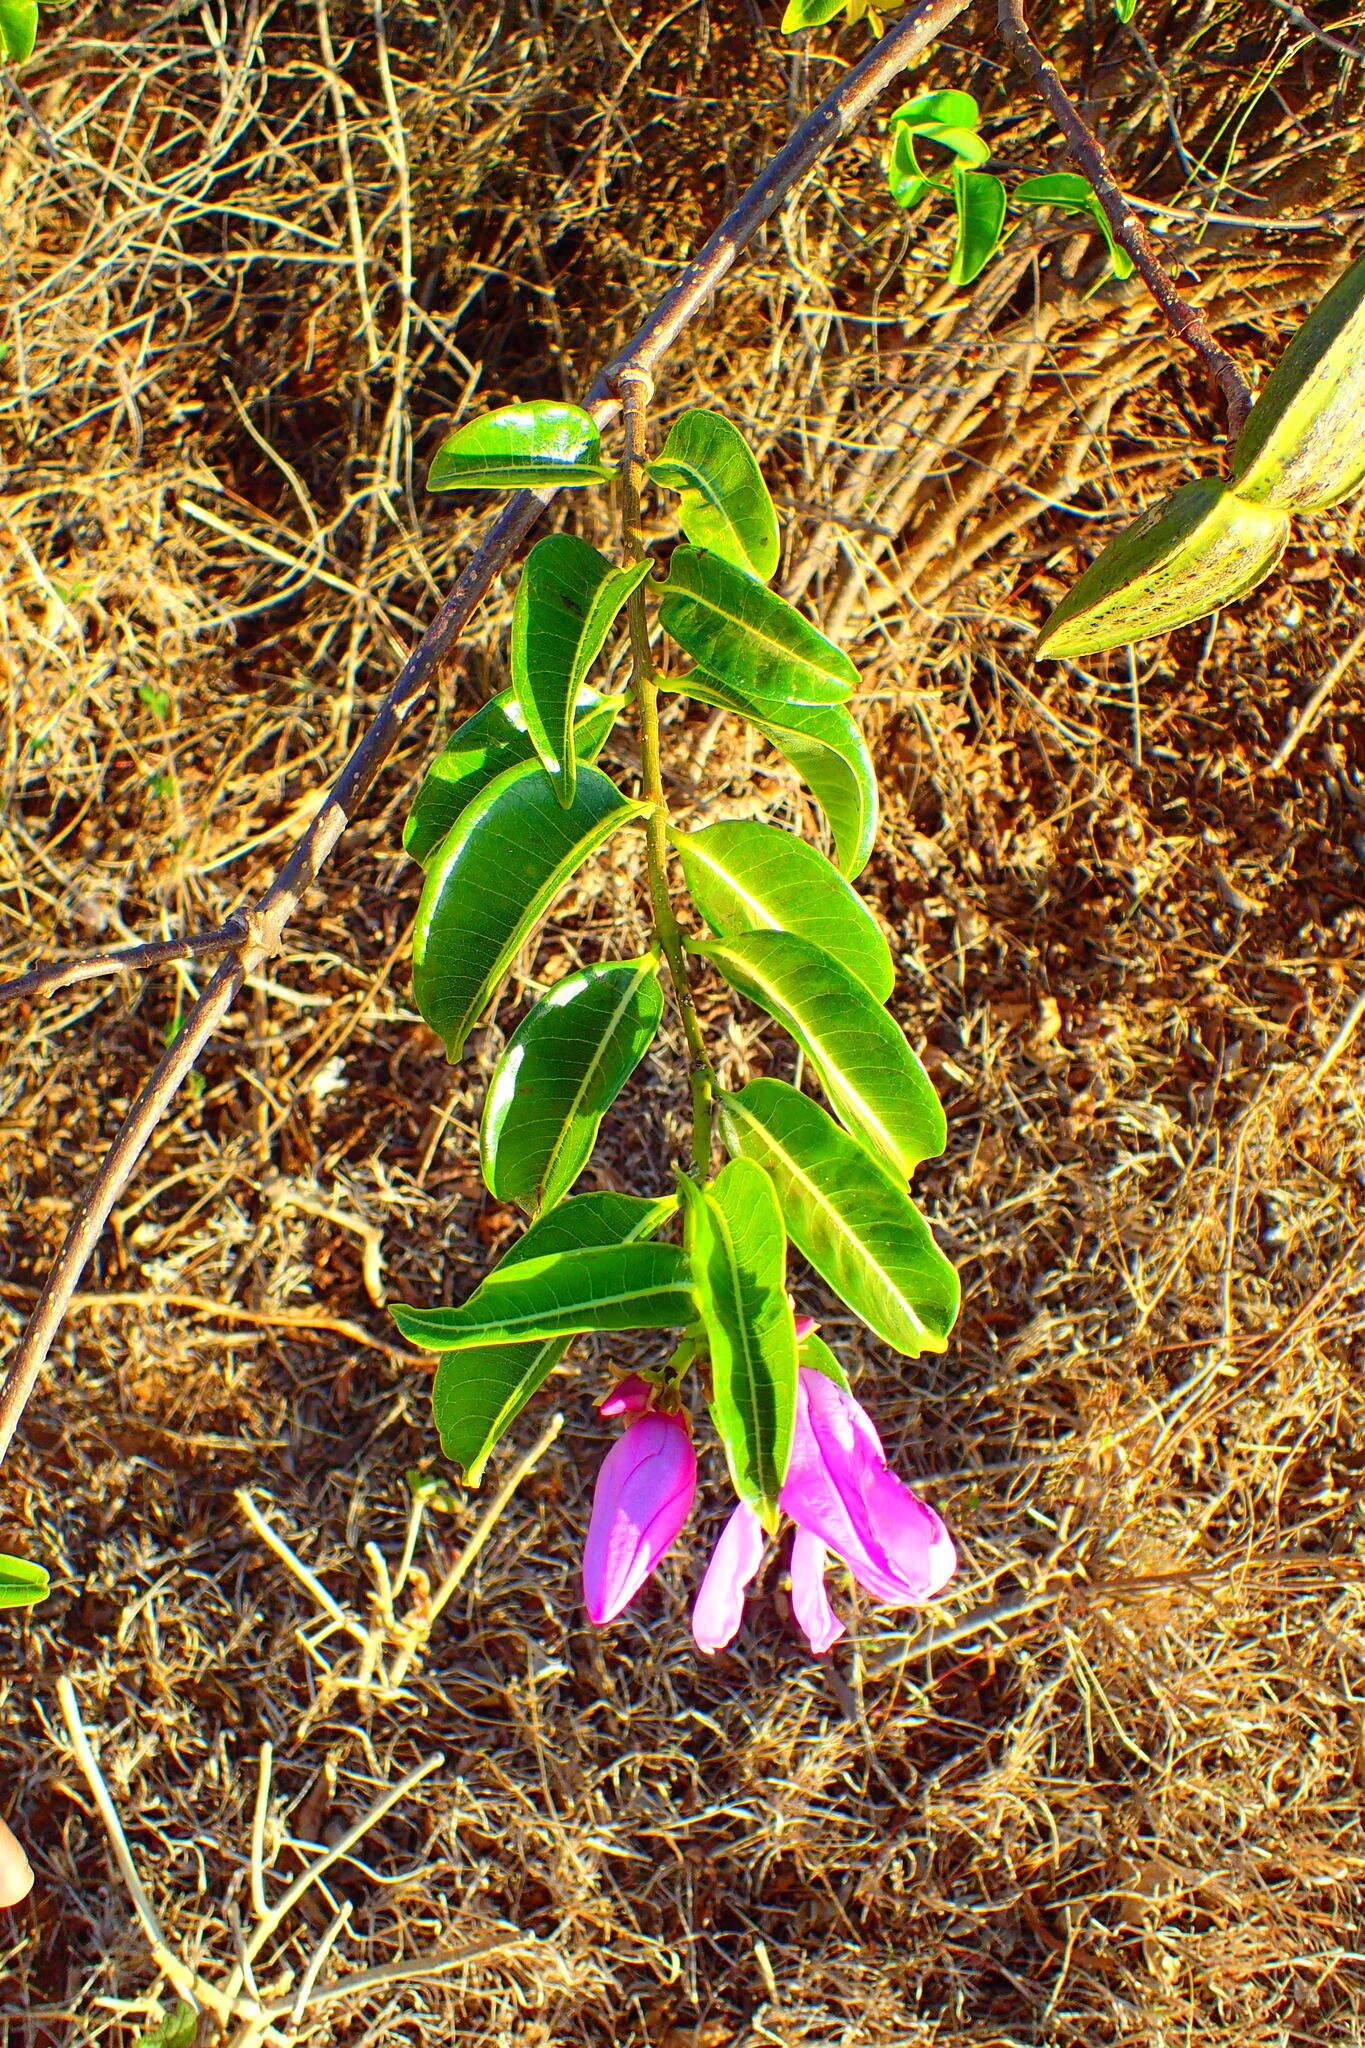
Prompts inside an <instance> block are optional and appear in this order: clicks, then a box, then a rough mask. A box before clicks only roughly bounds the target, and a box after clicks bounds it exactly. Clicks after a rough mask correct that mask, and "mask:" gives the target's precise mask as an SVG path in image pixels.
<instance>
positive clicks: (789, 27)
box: [782, 0, 845, 36]
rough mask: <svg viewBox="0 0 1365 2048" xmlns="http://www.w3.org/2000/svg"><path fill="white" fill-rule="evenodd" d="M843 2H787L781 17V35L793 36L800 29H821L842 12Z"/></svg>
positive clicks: (802, 0) (831, 0) (828, 0)
mask: <svg viewBox="0 0 1365 2048" xmlns="http://www.w3.org/2000/svg"><path fill="white" fill-rule="evenodd" d="M844 6H845V0H787V9H786V12H785V14H784V15H783V16H782V33H783V34H784V35H788V36H789V35H794V34H795V33H796V31H797V29H800V28H823V26H824V24H825V23H826V22H827V21H833V19H834V17H835V15H836V14H842V13H843V11H844Z"/></svg>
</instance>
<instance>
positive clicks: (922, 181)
mask: <svg viewBox="0 0 1365 2048" xmlns="http://www.w3.org/2000/svg"><path fill="white" fill-rule="evenodd" d="M980 119H981V114H980V110H979V108H978V107H977V104H976V101H975V100H974V99H973V98H972V95H971V94H970V93H969V92H922V93H920V94H919V95H918V96H917V97H916V98H915V99H913V100H907V101H906V103H905V105H904V106H903V107H898V108H897V109H896V112H895V113H894V114H893V115H892V116H891V120H890V124H889V127H888V133H889V134H890V136H891V152H890V155H889V156H888V158H887V163H886V181H887V184H888V186H889V187H890V191H891V197H892V198H893V199H894V200H895V202H896V204H897V206H907V207H908V206H917V205H918V204H919V202H920V200H921V199H922V198H923V197H924V195H925V193H926V192H928V191H931V190H932V191H935V192H947V191H948V189H949V188H948V185H947V183H946V181H945V179H944V178H943V177H941V176H939V177H935V176H934V175H933V174H932V173H931V172H929V171H926V170H925V168H924V166H923V164H922V163H921V162H920V160H919V155H918V152H917V150H916V147H915V139H916V137H917V136H918V137H922V138H923V140H924V141H926V142H936V143H937V144H938V145H939V147H940V148H941V149H946V150H949V151H950V152H951V153H952V155H953V157H954V158H955V159H956V162H957V164H958V165H960V166H965V167H966V168H967V169H968V170H976V169H977V168H978V167H979V166H980V165H981V164H984V163H986V162H988V161H989V158H990V153H991V149H990V144H989V143H988V142H987V141H986V140H985V138H984V136H982V135H980V134H979V133H978V132H977V124H978V122H979V121H980Z"/></svg>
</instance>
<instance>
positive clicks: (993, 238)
mask: <svg viewBox="0 0 1365 2048" xmlns="http://www.w3.org/2000/svg"><path fill="white" fill-rule="evenodd" d="M953 205H954V206H955V207H956V208H957V246H956V248H955V249H954V250H953V260H952V264H951V265H950V267H949V270H948V282H949V284H971V283H972V281H973V280H974V279H975V278H978V277H980V275H981V273H982V271H983V270H984V269H985V268H986V265H987V264H988V263H989V262H990V260H991V257H992V256H993V255H994V254H995V251H996V249H997V248H998V247H999V244H1000V231H1001V229H1002V228H1003V227H1004V225H1005V188H1004V186H1003V185H1002V184H1001V182H1000V180H999V179H998V178H996V177H992V175H991V173H990V172H989V171H955V172H954V173H953Z"/></svg>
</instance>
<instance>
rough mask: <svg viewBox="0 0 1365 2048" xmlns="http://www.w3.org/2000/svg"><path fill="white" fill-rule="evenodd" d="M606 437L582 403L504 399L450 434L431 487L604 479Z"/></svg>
mask: <svg viewBox="0 0 1365 2048" xmlns="http://www.w3.org/2000/svg"><path fill="white" fill-rule="evenodd" d="M615 474H616V472H615V471H614V470H613V469H609V468H608V467H607V466H606V465H605V464H604V463H603V461H602V437H601V435H600V433H599V432H598V430H597V422H596V421H595V420H594V419H593V417H592V414H591V413H587V412H584V410H583V408H582V406H579V405H560V404H556V403H554V402H553V401H551V400H549V399H537V400H534V401H533V402H531V403H528V404H524V405H502V406H499V407H498V409H497V411H496V412H486V413H483V414H481V415H480V417H479V418H478V419H475V420H468V421H466V423H465V425H464V426H462V427H457V428H456V429H455V431H454V433H453V434H449V435H447V437H446V439H445V440H444V441H442V443H441V445H440V447H439V448H438V449H437V450H436V453H435V454H434V455H433V456H432V458H431V467H430V469H429V470H428V471H427V489H428V490H429V491H455V490H461V491H467V490H493V491H500V490H526V489H536V488H537V487H539V486H543V485H548V486H551V487H554V488H559V487H562V486H563V485H565V484H591V483H602V482H605V481H606V480H607V478H609V477H612V476H614V475H615Z"/></svg>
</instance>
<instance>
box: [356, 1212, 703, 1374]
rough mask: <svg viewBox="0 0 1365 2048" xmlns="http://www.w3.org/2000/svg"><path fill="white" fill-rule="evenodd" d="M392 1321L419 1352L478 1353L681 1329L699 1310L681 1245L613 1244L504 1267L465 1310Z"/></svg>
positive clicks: (402, 1312)
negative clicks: (586, 1334) (494, 1347)
mask: <svg viewBox="0 0 1365 2048" xmlns="http://www.w3.org/2000/svg"><path fill="white" fill-rule="evenodd" d="M550 1214H551V1215H556V1214H558V1211H556V1210H551V1212H550ZM546 1221H547V1222H548V1221H549V1218H548V1217H547V1218H546ZM389 1313H390V1315H391V1316H392V1317H393V1319H394V1321H395V1322H396V1323H397V1325H398V1327H399V1329H400V1330H401V1331H402V1332H403V1335H404V1336H405V1337H406V1338H407V1339H408V1340H409V1342H410V1343H413V1344H416V1345H417V1346H418V1348H419V1350H422V1351H473V1350H477V1349H481V1348H482V1347H483V1346H484V1345H487V1344H513V1343H530V1342H541V1341H543V1340H544V1339H545V1338H546V1337H572V1336H576V1335H579V1334H581V1333H582V1332H583V1331H586V1330H676V1329H681V1328H682V1327H683V1325H684V1324H686V1323H690V1322H692V1321H693V1320H694V1319H695V1317H696V1313H697V1305H696V1302H695V1300H694V1299H693V1295H692V1288H691V1284H690V1281H689V1277H688V1267H687V1259H686V1256H685V1254H684V1253H683V1252H681V1251H680V1250H679V1249H678V1247H677V1245H675V1244H615V1245H605V1246H597V1247H589V1248H588V1249H587V1250H584V1251H564V1252H551V1253H548V1254H546V1255H544V1256H541V1257H537V1258H525V1259H518V1260H517V1261H516V1263H515V1264H514V1265H508V1264H507V1263H506V1262H504V1263H503V1264H502V1265H501V1266H497V1267H495V1268H494V1270H493V1271H492V1272H491V1273H490V1274H489V1276H488V1278H487V1279H486V1280H485V1281H484V1283H483V1285H482V1287H480V1288H479V1290H478V1292H477V1293H476V1294H474V1295H473V1296H472V1297H471V1298H470V1300H468V1301H467V1302H465V1304H464V1305H463V1307H462V1308H397V1307H395V1308H391V1309H390V1311H389Z"/></svg>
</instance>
